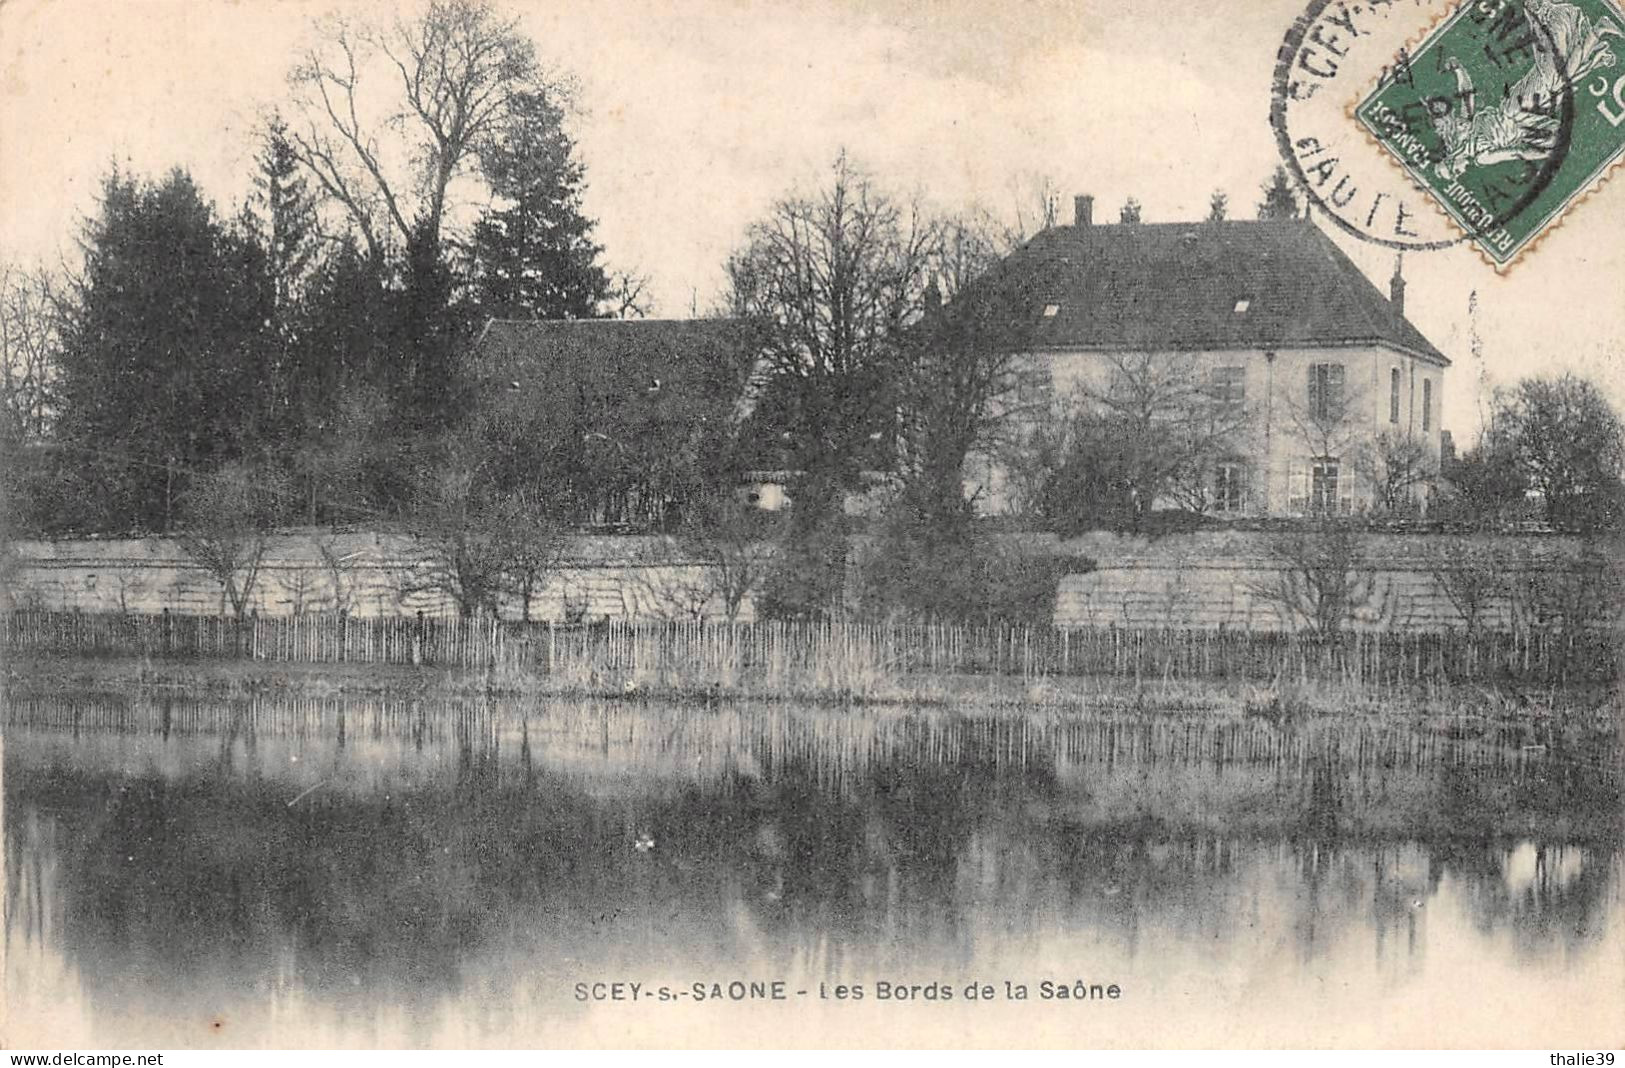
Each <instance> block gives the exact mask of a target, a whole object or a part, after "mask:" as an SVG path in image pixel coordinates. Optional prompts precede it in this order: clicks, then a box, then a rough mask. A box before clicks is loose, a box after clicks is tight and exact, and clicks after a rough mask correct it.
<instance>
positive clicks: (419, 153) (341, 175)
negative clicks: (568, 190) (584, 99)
mask: <svg viewBox="0 0 1625 1068" xmlns="http://www.w3.org/2000/svg"><path fill="white" fill-rule="evenodd" d="M317 29H318V35H319V40H318V41H317V42H316V43H315V44H313V45H311V46H310V47H309V48H307V49H306V50H305V52H304V54H303V56H302V57H301V58H300V60H299V62H298V63H297V64H296V65H295V67H294V68H293V70H292V71H291V72H290V74H289V81H290V83H291V84H292V86H293V88H294V90H295V93H296V94H297V97H298V106H299V110H300V114H301V116H302V121H300V122H299V123H298V124H297V125H293V126H291V128H290V130H289V134H288V135H289V138H290V140H291V142H292V144H293V146H294V149H295V152H296V154H297V155H298V158H299V160H300V162H301V163H302V164H303V165H304V166H305V167H306V168H307V169H308V170H309V172H310V173H311V175H312V176H313V177H314V178H315V180H316V182H317V184H318V185H319V186H320V187H321V189H322V191H323V192H324V193H325V194H326V195H327V197H328V198H330V199H331V200H332V201H334V202H335V203H337V204H338V205H339V206H340V207H341V208H342V209H343V211H344V213H345V214H346V215H347V216H348V219H349V221H350V222H351V223H353V224H354V225H355V227H356V229H357V230H359V231H360V233H361V235H362V238H363V239H364V240H365V241H366V244H367V248H368V251H369V252H370V253H371V254H372V256H373V258H374V259H375V260H377V261H379V262H382V261H383V260H384V259H385V258H386V253H387V251H388V250H389V249H390V248H392V247H395V246H396V245H397V243H398V244H399V245H405V244H406V242H407V241H408V240H409V239H410V238H412V237H413V236H414V234H416V235H418V236H420V237H427V238H428V239H429V240H430V242H431V244H435V243H438V240H439V235H440V231H441V226H442V223H443V221H444V220H445V217H446V214H447V210H448V203H449V197H450V190H451V187H452V185H453V183H454V182H455V181H456V180H457V179H458V178H459V177H460V176H461V175H462V174H463V173H464V172H465V171H466V169H467V168H468V166H469V165H470V164H471V163H473V162H475V161H477V160H478V158H479V157H480V155H481V153H482V152H484V151H486V150H487V149H488V148H490V147H491V145H492V144H493V143H494V141H495V140H496V139H497V137H498V135H499V134H500V132H501V130H502V129H503V125H504V123H506V122H507V120H508V118H509V111H510V107H511V105H512V103H513V101H514V100H515V98H516V96H518V95H519V94H522V93H526V92H533V91H537V90H541V89H546V90H547V91H550V92H553V93H559V92H561V91H563V89H564V87H562V86H559V85H548V84H546V82H545V80H544V77H543V74H542V71H541V68H540V66H539V64H538V62H537V59H536V52H535V47H534V45H533V44H532V43H531V41H530V40H529V38H527V37H526V36H525V35H524V33H523V32H522V31H521V30H520V29H519V27H518V24H517V22H516V21H515V20H513V19H511V18H505V17H503V16H501V15H499V14H498V13H497V12H496V11H495V9H494V8H492V7H491V6H490V5H489V4H487V3H484V2H483V0H432V2H430V3H429V4H428V5H427V6H425V7H424V8H423V9H422V11H421V13H419V14H418V15H417V16H415V17H412V18H404V17H403V18H397V19H395V20H393V21H392V22H391V23H389V24H387V25H374V24H368V23H358V22H352V21H349V20H346V19H343V18H338V17H334V18H330V19H328V20H326V21H324V22H323V23H321V24H319V26H318V28H317ZM394 137H399V138H400V139H401V142H402V143H400V144H398V145H392V144H390V143H389V142H390V139H391V138H394Z"/></svg>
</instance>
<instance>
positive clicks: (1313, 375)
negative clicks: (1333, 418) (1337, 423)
mask: <svg viewBox="0 0 1625 1068" xmlns="http://www.w3.org/2000/svg"><path fill="white" fill-rule="evenodd" d="M1322 366H1323V365H1322V364H1318V363H1312V364H1310V365H1309V418H1311V419H1319V418H1321V416H1322V415H1324V414H1325V413H1324V410H1323V409H1322V408H1321V406H1320V371H1321V367H1322Z"/></svg>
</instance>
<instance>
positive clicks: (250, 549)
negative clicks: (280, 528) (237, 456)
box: [176, 463, 282, 620]
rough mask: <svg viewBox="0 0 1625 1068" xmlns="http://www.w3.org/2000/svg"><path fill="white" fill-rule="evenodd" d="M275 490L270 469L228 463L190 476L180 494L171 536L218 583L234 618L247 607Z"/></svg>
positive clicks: (278, 492) (257, 573)
mask: <svg viewBox="0 0 1625 1068" xmlns="http://www.w3.org/2000/svg"><path fill="white" fill-rule="evenodd" d="M281 490H282V485H281V479H280V477H279V476H278V475H277V474H276V473H275V472H273V471H270V470H266V469H261V468H256V467H253V466H250V465H247V464H238V463H232V464H227V465H225V466H223V467H221V468H220V469H218V470H216V471H212V472H209V473H207V474H200V475H196V476H194V477H193V479H192V483H191V485H190V486H189V487H188V489H187V491H186V493H185V494H184V495H183V497H182V499H181V516H182V522H183V524H184V526H183V529H182V530H181V531H180V533H178V534H177V535H176V539H177V540H178V541H179V542H180V544H181V547H182V548H183V549H185V550H186V553H187V555H189V556H191V557H192V559H193V560H196V561H197V563H198V565H199V566H200V567H202V568H203V570H204V571H206V572H208V574H209V576H210V577H211V578H213V579H214V580H215V581H216V582H218V583H219V584H220V589H221V599H222V601H225V602H229V603H230V605H231V609H232V611H233V613H235V615H236V616H237V618H238V619H239V620H240V619H245V618H247V616H248V614H249V612H250V610H251V608H252V607H253V601H254V591H255V588H256V587H257V586H258V584H259V578H260V571H261V566H262V565H263V564H264V562H265V551H266V548H267V546H268V544H269V541H270V528H271V522H272V519H273V517H274V516H275V515H276V508H277V504H278V498H279V497H280V496H281Z"/></svg>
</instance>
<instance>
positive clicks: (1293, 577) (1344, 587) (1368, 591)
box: [1248, 520, 1379, 638]
mask: <svg viewBox="0 0 1625 1068" xmlns="http://www.w3.org/2000/svg"><path fill="white" fill-rule="evenodd" d="M1268 554H1269V558H1270V561H1271V563H1272V564H1273V565H1274V568H1273V574H1271V575H1269V576H1268V577H1266V578H1264V579H1262V580H1259V581H1255V582H1251V583H1249V584H1248V590H1249V592H1251V593H1252V594H1253V595H1254V596H1255V597H1258V598H1259V599H1260V600H1263V601H1266V602H1269V603H1271V604H1273V605H1275V607H1276V609H1277V610H1278V611H1279V612H1280V613H1281V615H1282V616H1283V618H1284V620H1285V621H1287V622H1291V623H1295V624H1298V625H1301V626H1303V627H1306V628H1307V629H1308V630H1309V631H1310V632H1311V633H1312V634H1314V635H1316V636H1318V637H1322V638H1332V637H1336V636H1337V635H1339V634H1341V633H1342V632H1343V629H1344V628H1345V627H1346V626H1347V625H1348V624H1349V623H1351V622H1352V621H1353V620H1354V617H1355V614H1356V613H1357V612H1359V611H1362V610H1365V609H1369V608H1370V607H1371V606H1372V605H1373V604H1374V603H1375V602H1376V600H1377V597H1378V592H1379V591H1378V581H1377V574H1376V569H1375V567H1373V566H1372V564H1371V563H1370V561H1369V560H1367V559H1366V553H1365V545H1364V538H1363V537H1362V535H1361V534H1360V532H1359V531H1358V530H1356V529H1355V528H1354V527H1353V526H1352V525H1351V524H1349V523H1346V522H1338V521H1336V520H1327V521H1324V522H1321V523H1317V524H1314V525H1312V526H1305V527H1300V528H1298V529H1296V530H1293V531H1291V532H1289V533H1283V534H1278V535H1275V536H1274V537H1273V538H1271V540H1270V542H1269V548H1268Z"/></svg>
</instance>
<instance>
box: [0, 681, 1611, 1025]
mask: <svg viewBox="0 0 1625 1068" xmlns="http://www.w3.org/2000/svg"><path fill="white" fill-rule="evenodd" d="M6 722H7V728H6V730H5V732H4V742H3V744H4V768H3V773H4V815H3V820H0V826H3V832H4V878H5V885H4V891H5V892H4V902H5V931H4V934H5V938H4V954H5V956H4V962H3V974H4V981H5V985H6V990H5V995H6V998H5V1000H6V1005H7V1009H8V1018H7V1020H6V1022H5V1025H4V1027H5V1034H4V1036H3V1037H4V1039H5V1044H8V1045H11V1046H13V1047H23V1048H33V1047H44V1048H52V1049H63V1048H89V1047H117V1048H123V1049H136V1048H174V1047H197V1046H201V1047H210V1046H218V1047H227V1048H238V1047H256V1046H323V1047H326V1046H362V1047H366V1046H413V1047H416V1046H458V1047H468V1046H548V1045H580V1044H599V1043H611V1044H618V1045H623V1044H655V1043H678V1044H687V1043H708V1044H709V1043H724V1044H731V1045H782V1044H786V1043H789V1044H811V1045H843V1044H910V1043H926V1044H931V1045H981V1044H1022V1045H1026V1044H1033V1045H1047V1044H1075V1045H1089V1046H1116V1045H1126V1046H1146V1045H1150V1046H1166V1045H1187V1044H1202V1045H1236V1044H1239V1045H1266V1046H1269V1045H1309V1046H1321V1045H1347V1044H1354V1045H1396V1046H1414V1045H1423V1046H1431V1045H1468V1046H1498V1045H1508V1044H1511V1045H1519V1046H1534V1047H1547V1048H1558V1047H1562V1048H1585V1047H1587V1046H1591V1047H1595V1046H1598V1045H1617V1043H1618V1041H1619V1039H1620V1037H1621V1036H1622V1035H1625V905H1622V894H1621V875H1622V862H1621V853H1620V848H1619V846H1620V836H1621V811H1620V801H1621V793H1620V774H1619V767H1618V748H1617V745H1616V746H1613V747H1608V746H1602V747H1598V746H1596V745H1595V744H1593V745H1591V746H1590V747H1587V746H1585V745H1578V744H1575V743H1573V742H1572V740H1565V736H1564V735H1562V734H1561V733H1547V734H1545V735H1541V737H1540V739H1539V740H1538V741H1535V740H1532V739H1533V737H1534V736H1533V735H1532V734H1531V733H1530V732H1529V731H1528V730H1521V731H1507V732H1501V733H1494V732H1492V733H1490V734H1489V735H1484V734H1482V732H1479V731H1476V730H1475V731H1461V730H1452V731H1439V732H1433V731H1428V732H1422V731H1418V730H1415V729H1410V728H1384V727H1381V726H1378V725H1375V724H1370V723H1360V724H1353V723H1350V724H1326V723H1321V724H1318V725H1314V726H1309V727H1299V728H1296V729H1293V728H1283V727H1280V726H1277V725H1272V724H1268V723H1263V722H1259V721H1253V720H1239V721H1238V720H1218V719H1213V718H1206V719H1204V718H1201V717H1192V718H1184V719H1180V718H1163V719H1153V718H1136V717H1124V718H1120V719H1116V720H1112V719H1095V720H1081V721H1080V720H1077V719H1066V718H1056V717H1047V716H1026V717H1024V716H1011V715H1008V714H1005V715H1000V716H981V715H973V714H958V713H954V712H951V711H943V710H932V709H914V710H910V709H882V710H875V709H860V710H855V711H847V710H841V709H817V708H787V707H784V706H763V707H752V706H748V705H720V706H716V707H707V706H700V705H660V704H656V703H642V702H607V703H591V702H587V703H582V702H573V703H560V702H550V701H544V700H516V701H512V702H491V701H470V702H463V703H452V702H444V703H434V702H429V703H425V702H421V701H391V700H381V699H379V700H350V699H332V700H309V701H293V700H270V699H254V700H231V701H227V700H215V701H209V700H183V699H178V698H177V699H164V700H158V699H148V698H139V699H137V698H117V697H107V696H103V697H91V696H88V695H87V696H84V697H79V698H71V697H64V698H56V699H52V700H49V701H31V702H15V701H14V702H13V704H12V705H11V706H10V707H9V708H8V709H7V721H6ZM1542 747H1543V748H1542ZM616 984H620V985H616ZM633 984H636V989H635V990H634V987H633ZM1045 984H1049V985H1048V986H1046V985H1045ZM662 988H664V989H662ZM1063 988H1064V989H1065V990H1066V992H1067V993H1068V994H1069V995H1072V994H1079V993H1081V994H1083V995H1085V997H1083V998H1082V999H1078V998H1076V997H1071V996H1069V997H1066V998H1064V999H1063V998H1060V997H1059V996H1057V992H1058V991H1060V990H1061V989H1063ZM860 990H861V995H862V996H861V998H860V997H857V996H856V995H857V994H858V993H859V991H860ZM1023 992H1025V994H1026V998H1025V999H1024V1000H1023V999H1020V998H1019V997H1018V995H1019V994H1021V993H1023ZM842 993H844V994H845V996H844V997H842V996H840V995H841V994H842ZM734 995H742V997H741V998H740V999H736V998H735V996H734ZM971 995H975V996H974V997H973V996H971ZM1046 995H1048V996H1046Z"/></svg>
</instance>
